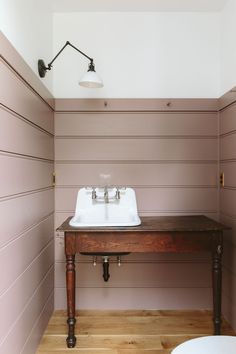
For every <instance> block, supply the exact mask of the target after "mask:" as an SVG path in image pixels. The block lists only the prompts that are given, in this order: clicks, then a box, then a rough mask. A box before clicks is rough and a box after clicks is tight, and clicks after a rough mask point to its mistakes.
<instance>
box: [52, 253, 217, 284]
mask: <svg viewBox="0 0 236 354" xmlns="http://www.w3.org/2000/svg"><path fill="white" fill-rule="evenodd" d="M125 259H126V257H125V256H124V257H123V260H125ZM111 261H116V258H115V257H111ZM140 263H141V262H140ZM196 265H197V266H196ZM210 270H211V265H210V262H209V263H208V264H207V266H206V264H205V263H202V264H199V263H197V264H196V263H194V262H192V263H190V262H189V263H184V262H183V263H181V262H174V261H173V262H172V263H171V262H169V263H168V262H166V263H164V262H163V263H158V264H152V263H142V264H139V265H138V264H136V263H124V264H122V265H121V267H118V266H117V264H116V263H113V262H112V263H110V266H109V272H110V279H109V281H108V282H104V280H103V277H102V274H103V269H102V264H101V263H99V264H97V265H96V267H94V266H93V264H92V262H91V263H90V264H84V263H82V264H81V263H80V264H78V265H77V278H76V280H77V282H76V286H77V287H79V288H169V287H170V288H173V287H174V288H176V287H179V288H188V287H200V288H201V287H208V286H209V282H210V279H211V271H210ZM64 272H65V263H61V262H60V263H59V262H57V263H56V264H55V274H56V277H55V287H56V288H65V276H64ZM88 274H89V276H88ZM182 274H185V276H184V277H181V275H182Z"/></svg>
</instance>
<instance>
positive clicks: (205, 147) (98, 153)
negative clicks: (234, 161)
mask: <svg viewBox="0 0 236 354" xmlns="http://www.w3.org/2000/svg"><path fill="white" fill-rule="evenodd" d="M55 149H56V151H55V158H56V160H59V161H61V160H66V161H71V160H81V161H84V160H88V161H90V160H111V161H114V160H135V161H139V160H146V161H150V160H161V161H168V160H181V161H184V160H193V161H194V160H203V161H204V160H217V140H216V139H175V138H173V139H135V138H134V139H121V138H120V139H109V138H108V139H60V138H56V140H55Z"/></svg>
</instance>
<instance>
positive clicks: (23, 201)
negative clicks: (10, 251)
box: [0, 189, 54, 247]
mask: <svg viewBox="0 0 236 354" xmlns="http://www.w3.org/2000/svg"><path fill="white" fill-rule="evenodd" d="M53 211H54V190H53V189H49V190H44V191H40V192H37V193H31V194H26V195H21V196H18V197H17V198H16V197H15V198H11V199H8V200H4V201H1V202H0V215H1V229H0V235H1V237H0V247H3V245H5V244H6V243H8V242H10V241H11V240H13V239H15V238H17V237H18V236H20V235H21V234H22V233H23V232H25V231H26V230H28V229H29V228H30V227H32V226H33V225H36V224H38V223H39V222H40V221H41V220H42V219H44V218H45V217H47V216H48V215H50V214H52V213H53Z"/></svg>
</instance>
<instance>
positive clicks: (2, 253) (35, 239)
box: [0, 216, 53, 294]
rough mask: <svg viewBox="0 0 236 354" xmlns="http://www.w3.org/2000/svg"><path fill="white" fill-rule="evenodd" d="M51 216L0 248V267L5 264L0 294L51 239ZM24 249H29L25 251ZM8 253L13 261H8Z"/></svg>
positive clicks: (2, 267)
mask: <svg viewBox="0 0 236 354" xmlns="http://www.w3.org/2000/svg"><path fill="white" fill-rule="evenodd" d="M52 228H53V216H49V217H48V218H47V219H45V220H43V221H42V222H40V223H39V224H38V225H36V226H35V227H33V228H32V229H30V230H29V231H27V232H26V233H24V234H23V235H21V236H19V237H18V238H17V239H16V240H14V242H11V243H9V244H8V245H7V246H5V247H3V248H1V250H0V268H1V269H4V268H6V265H7V272H4V273H3V274H2V276H1V284H0V294H1V293H2V292H4V291H6V290H7V289H8V288H9V287H10V286H11V285H12V283H13V282H14V281H15V280H16V279H17V278H18V277H19V276H20V275H21V273H22V272H24V271H25V269H26V268H27V267H28V266H29V264H30V263H31V262H32V261H33V260H34V258H35V257H37V255H38V254H39V253H40V252H41V251H42V249H43V248H44V247H45V246H46V245H47V243H49V242H50V240H51V239H52V236H53V235H52V233H51V230H52ZM25 250H30V251H28V252H27V253H25ZM9 255H11V259H14V262H9Z"/></svg>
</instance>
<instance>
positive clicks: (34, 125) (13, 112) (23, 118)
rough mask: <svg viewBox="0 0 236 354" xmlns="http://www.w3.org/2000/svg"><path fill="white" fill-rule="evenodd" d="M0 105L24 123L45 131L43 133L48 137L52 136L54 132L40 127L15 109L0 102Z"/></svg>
mask: <svg viewBox="0 0 236 354" xmlns="http://www.w3.org/2000/svg"><path fill="white" fill-rule="evenodd" d="M0 106H1V107H0V108H2V109H4V110H5V111H6V112H8V113H10V114H11V115H13V116H14V117H15V118H17V119H20V120H21V121H23V122H24V123H26V124H28V125H30V126H31V127H32V128H35V129H36V130H39V131H40V132H42V133H45V134H47V135H49V136H50V137H52V138H54V134H52V133H51V132H49V131H48V130H46V129H44V128H42V127H41V126H40V125H38V124H36V123H34V122H32V121H31V120H30V119H28V118H26V117H24V116H23V115H21V114H20V113H17V112H16V111H14V110H13V109H11V108H9V107H8V106H6V105H4V104H3V103H0Z"/></svg>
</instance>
